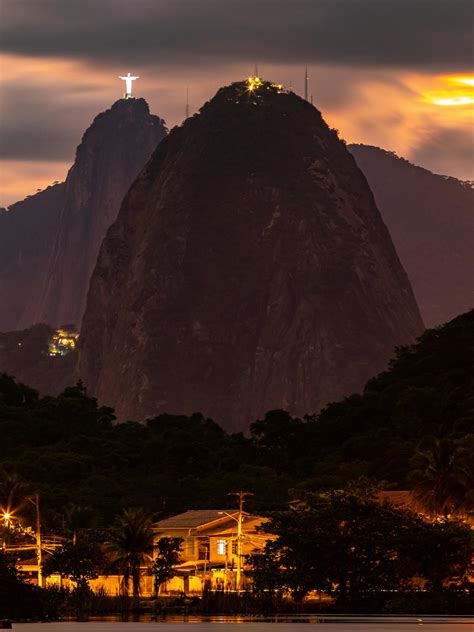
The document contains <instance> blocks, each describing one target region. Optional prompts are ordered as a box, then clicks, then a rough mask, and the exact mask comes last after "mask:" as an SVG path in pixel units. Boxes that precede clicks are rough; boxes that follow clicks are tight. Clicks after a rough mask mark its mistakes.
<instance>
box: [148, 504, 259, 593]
mask: <svg viewBox="0 0 474 632" xmlns="http://www.w3.org/2000/svg"><path fill="white" fill-rule="evenodd" d="M265 520H266V519H265V518H263V517H261V516H254V515H250V514H248V513H246V512H242V515H241V526H240V536H239V511H238V510H235V509H198V510H190V511H185V512H184V513H182V514H179V515H177V516H173V517H171V518H166V519H164V520H161V521H160V522H158V523H156V524H155V526H154V532H155V542H157V541H158V540H159V539H160V538H165V537H166V538H181V539H182V540H183V544H182V551H181V563H180V564H179V565H178V566H177V567H176V577H174V578H173V579H172V580H171V581H169V582H168V583H167V585H165V586H164V587H163V591H164V592H166V593H181V592H184V593H186V594H190V593H191V594H192V593H201V592H202V591H203V590H204V589H206V588H207V589H210V590H236V589H237V587H238V584H239V582H240V589H244V588H245V586H246V585H247V582H248V578H247V577H246V575H245V572H246V570H249V569H248V565H247V563H246V556H247V555H250V554H251V553H254V552H256V551H258V550H261V549H262V548H263V547H264V546H265V542H266V541H267V540H268V539H269V536H268V535H266V534H263V533H260V532H259V530H258V529H259V527H261V526H262V524H263V523H264V522H265ZM239 558H240V572H239Z"/></svg>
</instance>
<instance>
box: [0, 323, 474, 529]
mask: <svg viewBox="0 0 474 632" xmlns="http://www.w3.org/2000/svg"><path fill="white" fill-rule="evenodd" d="M473 369H474V311H471V312H468V313H466V314H463V315H461V316H459V317H458V318H455V319H454V320H453V321H451V322H449V323H448V324H446V325H445V326H444V327H442V328H439V329H433V330H428V331H426V332H425V334H423V336H422V337H421V338H420V339H419V341H418V343H417V344H415V345H413V346H410V347H404V348H401V349H399V350H398V351H397V353H396V356H395V358H394V359H393V361H392V363H391V365H390V368H389V369H388V370H387V371H386V372H385V373H382V374H380V375H379V376H377V377H375V378H373V379H372V380H371V381H369V383H368V384H367V386H366V388H365V391H364V393H362V394H355V395H353V396H351V397H350V398H348V399H345V400H343V401H340V402H336V403H333V404H330V405H329V406H328V407H326V409H325V410H323V411H322V412H321V414H320V415H318V416H308V417H305V418H304V419H297V418H292V417H291V416H290V415H288V413H286V412H284V411H272V412H269V413H267V415H266V416H265V418H264V419H262V420H259V421H256V422H255V423H254V424H253V425H252V427H251V433H250V435H249V436H244V435H243V434H241V433H239V434H228V433H226V432H225V431H224V430H222V429H221V428H220V427H219V426H218V425H217V424H215V423H214V422H213V421H212V420H210V419H206V418H204V417H203V416H202V415H200V414H199V413H196V414H194V415H192V416H190V417H185V416H170V415H160V416H159V417H156V418H154V419H150V420H148V421H147V422H146V423H139V422H135V421H133V422H132V421H130V422H127V423H122V424H117V423H114V414H113V410H112V409H111V408H106V407H99V406H98V405H97V403H96V401H95V400H94V399H93V398H90V397H88V396H87V394H86V392H85V391H84V389H83V388H82V387H81V386H80V385H79V386H75V387H70V388H67V389H66V390H65V391H64V392H63V394H62V395H60V396H59V397H43V398H40V397H39V396H38V395H37V393H36V392H35V391H34V390H32V389H30V388H28V387H27V386H23V385H22V384H19V383H17V382H15V381H14V380H13V379H12V378H11V377H8V376H6V375H3V376H2V377H1V378H0V445H1V454H0V469H1V472H2V474H1V478H2V481H3V482H2V485H3V491H2V493H3V494H4V495H5V494H6V493H7V491H8V489H9V486H10V488H11V486H12V485H13V483H14V482H15V481H17V483H18V482H21V483H22V485H24V486H25V487H26V488H27V489H30V490H31V491H38V492H39V493H40V496H41V498H42V507H43V513H44V521H45V525H47V526H48V527H50V528H60V527H61V526H62V525H64V524H65V523H66V522H67V521H71V520H78V521H79V522H80V525H79V526H87V525H90V526H93V525H97V526H99V525H100V524H107V523H108V521H109V520H110V519H111V518H112V517H113V515H114V514H116V513H118V512H119V511H120V510H121V509H122V508H123V507H126V506H142V507H144V508H146V509H147V510H148V511H151V512H154V513H155V514H156V515H157V516H163V515H167V514H172V513H174V512H178V511H182V510H185V509H190V508H196V507H218V506H227V505H228V504H229V501H228V497H227V493H228V492H229V491H230V490H233V489H236V488H242V489H246V490H249V491H253V492H254V493H255V496H254V497H253V499H252V501H251V502H252V504H253V505H252V506H250V505H249V507H250V508H251V509H253V510H255V511H264V510H270V509H275V508H278V507H282V506H284V505H285V503H286V502H287V501H288V500H289V499H290V498H291V497H294V496H295V494H297V493H298V490H302V489H321V488H338V487H340V486H342V485H343V484H344V483H346V482H347V481H351V480H354V479H357V478H359V477H361V476H364V477H369V478H371V479H373V480H374V481H376V482H381V481H385V483H384V485H385V486H388V487H389V488H392V489H403V488H405V489H406V488H407V485H408V484H409V480H410V479H409V473H410V470H411V469H413V468H414V467H415V465H414V462H413V461H412V457H413V455H414V454H415V453H416V452H417V450H418V449H421V450H425V453H426V450H427V449H428V448H427V447H426V446H427V445H428V439H427V438H428V437H429V436H435V437H437V438H438V439H442V438H444V439H448V440H449V443H448V445H450V446H451V448H452V449H453V450H466V449H467V450H469V449H471V450H472V449H473V448H474V435H473V434H470V433H472V431H473V426H474V424H473V421H474V370H473ZM470 476H472V472H471V473H470ZM471 482H472V479H471Z"/></svg>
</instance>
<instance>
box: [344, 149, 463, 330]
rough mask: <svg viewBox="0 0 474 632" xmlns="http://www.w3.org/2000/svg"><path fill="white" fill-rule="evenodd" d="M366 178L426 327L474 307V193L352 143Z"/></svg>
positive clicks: (382, 152)
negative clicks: (410, 284) (405, 272)
mask: <svg viewBox="0 0 474 632" xmlns="http://www.w3.org/2000/svg"><path fill="white" fill-rule="evenodd" d="M348 149H349V151H350V152H351V153H352V154H353V155H354V157H355V159H356V161H357V164H358V165H359V167H360V168H361V170H362V171H363V173H364V175H365V176H366V178H367V180H368V182H369V185H370V188H371V189H372V192H373V193H374V196H375V201H376V203H377V206H378V208H379V210H380V213H381V214H382V217H383V220H384V222H385V223H386V225H387V227H388V229H389V231H390V235H391V237H392V239H393V242H394V244H395V248H396V249H397V253H398V256H399V257H400V260H401V262H402V264H403V265H404V267H405V269H406V271H407V273H408V276H409V278H410V281H411V283H412V286H413V290H414V292H415V297H416V299H417V301H418V305H419V307H420V311H421V315H422V317H423V320H424V322H425V324H426V325H427V326H428V327H433V326H436V325H440V324H442V323H445V322H447V321H448V320H450V319H452V318H454V317H455V316H457V315H458V314H460V313H462V312H465V311H467V310H468V309H471V308H472V307H474V190H473V188H472V184H471V183H468V182H462V181H460V180H457V179H456V178H452V177H446V176H441V175H437V174H434V173H431V172H430V171H428V170H427V169H424V168H423V167H418V166H415V165H413V164H411V163H410V162H408V161H407V160H405V159H404V158H400V157H399V156H397V155H396V154H394V153H393V152H389V151H385V150H383V149H380V148H378V147H372V146H369V145H349V146H348Z"/></svg>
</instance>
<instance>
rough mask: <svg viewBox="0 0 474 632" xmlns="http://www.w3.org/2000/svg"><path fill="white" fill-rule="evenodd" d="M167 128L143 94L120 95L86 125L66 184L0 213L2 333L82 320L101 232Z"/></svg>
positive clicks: (107, 224) (50, 188) (114, 216)
mask: <svg viewBox="0 0 474 632" xmlns="http://www.w3.org/2000/svg"><path fill="white" fill-rule="evenodd" d="M166 132H167V130H166V128H165V126H164V122H163V121H162V119H160V118H159V117H158V116H154V115H152V114H150V110H149V107H148V104H147V102H146V101H145V100H144V99H120V100H118V101H116V102H115V103H114V104H113V105H112V107H111V108H110V109H108V110H106V111H105V112H102V113H101V114H99V115H98V116H97V117H96V118H95V119H94V121H93V122H92V124H91V125H90V127H89V128H88V129H87V130H86V132H85V133H84V136H83V139H82V141H81V143H80V145H79V146H78V148H77V152H76V158H75V162H74V164H73V166H72V167H71V169H70V170H69V173H68V175H67V178H66V181H65V182H64V183H62V184H59V185H57V186H55V187H49V188H48V189H46V190H45V191H42V192H41V193H38V194H36V195H33V196H31V197H29V198H27V199H26V200H24V201H23V202H19V203H17V204H14V205H12V206H11V207H10V209H9V210H8V211H3V212H2V213H0V253H2V252H3V253H7V254H3V255H2V254H0V304H1V305H2V306H5V307H2V309H1V310H0V311H1V313H0V331H1V330H3V331H5V330H12V329H23V328H25V327H28V326H30V325H32V324H34V323H37V322H47V323H48V324H50V325H53V326H58V325H61V324H64V323H75V324H76V325H79V324H80V321H81V319H82V314H83V311H84V307H85V300H86V295H87V289H88V286H89V279H90V276H91V274H92V270H93V268H94V266H95V263H96V260H97V253H98V251H99V248H100V244H101V242H102V239H103V237H104V235H105V232H106V230H107V228H108V227H109V226H110V224H111V223H112V222H113V221H114V219H115V218H116V216H117V213H118V209H119V207H120V203H121V201H122V198H123V196H124V195H125V193H126V192H127V189H128V188H129V186H130V185H131V183H132V182H133V180H134V179H135V177H136V176H137V174H138V173H139V171H140V170H141V169H142V167H143V166H144V165H145V163H146V162H147V160H148V158H149V157H150V155H151V153H152V151H153V150H154V149H155V147H156V145H157V144H158V142H160V141H161V140H162V138H164V136H165V135H166Z"/></svg>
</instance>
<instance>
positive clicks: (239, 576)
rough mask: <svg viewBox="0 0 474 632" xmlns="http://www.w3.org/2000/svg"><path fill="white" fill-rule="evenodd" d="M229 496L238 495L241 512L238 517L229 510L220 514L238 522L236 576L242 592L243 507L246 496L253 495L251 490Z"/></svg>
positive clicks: (238, 588) (238, 587) (237, 586)
mask: <svg viewBox="0 0 474 632" xmlns="http://www.w3.org/2000/svg"><path fill="white" fill-rule="evenodd" d="M228 495H229V496H237V497H238V499H239V513H238V514H237V516H238V517H237V518H236V517H235V516H232V514H230V513H227V511H219V514H221V515H226V516H228V517H229V518H232V520H235V521H236V522H237V576H236V582H235V583H236V589H237V592H240V585H241V582H242V563H241V562H242V522H243V514H244V511H243V508H244V502H245V497H246V496H253V494H252V493H250V492H231V493H230V494H228Z"/></svg>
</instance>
